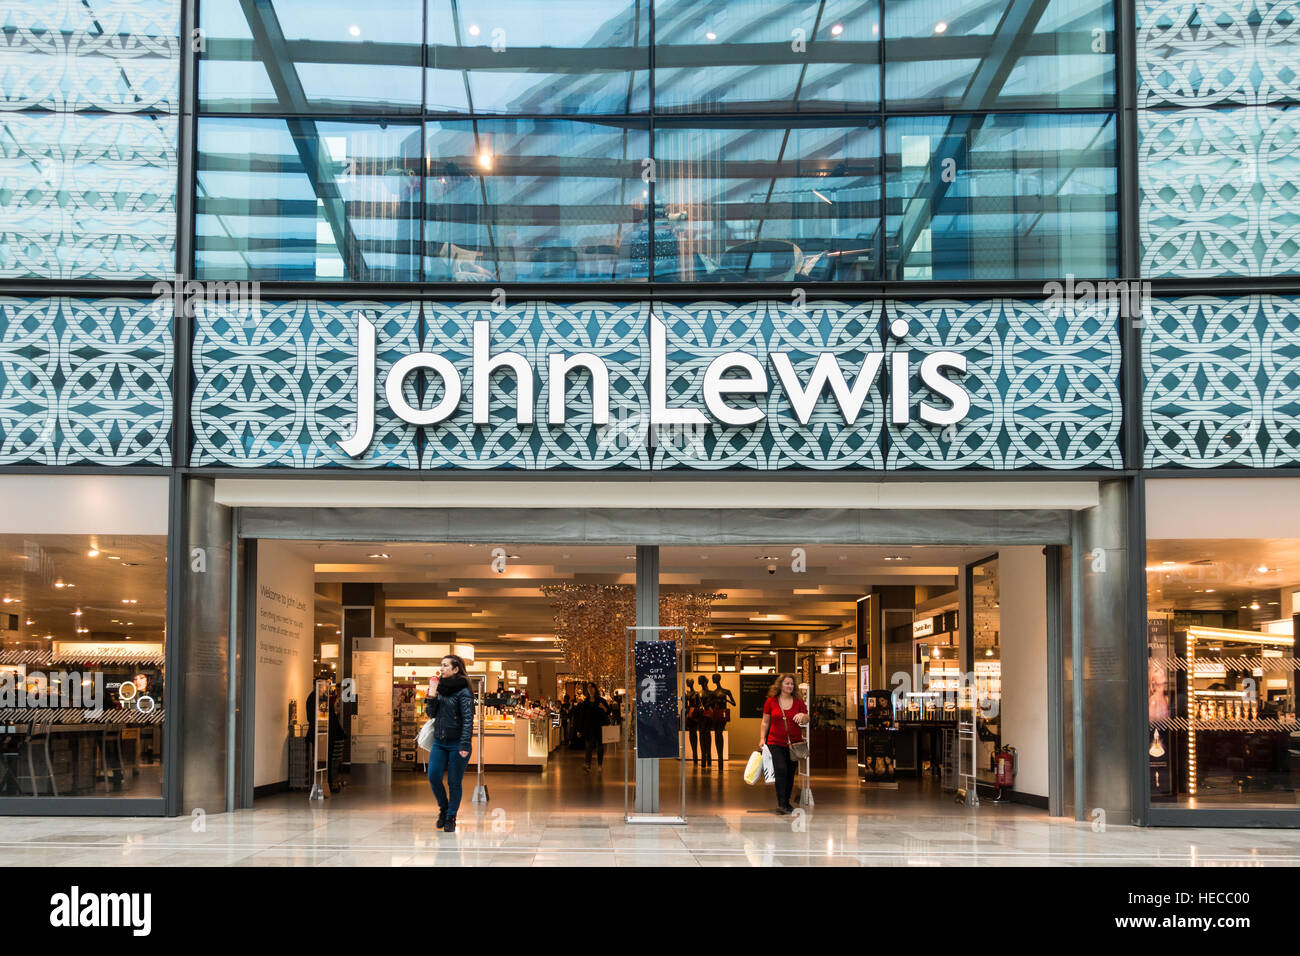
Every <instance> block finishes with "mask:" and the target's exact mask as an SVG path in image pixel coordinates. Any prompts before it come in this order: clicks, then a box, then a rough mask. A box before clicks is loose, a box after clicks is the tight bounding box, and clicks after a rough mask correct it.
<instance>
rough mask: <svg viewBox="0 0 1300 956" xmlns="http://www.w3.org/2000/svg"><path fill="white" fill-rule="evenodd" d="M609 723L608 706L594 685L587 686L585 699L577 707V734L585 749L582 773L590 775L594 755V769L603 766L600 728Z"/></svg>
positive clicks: (603, 746) (602, 744)
mask: <svg viewBox="0 0 1300 956" xmlns="http://www.w3.org/2000/svg"><path fill="white" fill-rule="evenodd" d="M607 723H609V705H608V704H606V703H605V700H604V698H602V697H601V696H600V692H599V691H597V690H596V685H595V684H588V685H587V698H586V699H585V700H584V701H583V702H582V703H581V704H579V705H578V732H579V733H581V734H582V740H583V743H584V745H585V749H586V756H587V762H586V765H585V767H584V772H586V773H591V755H592V754H593V753H595V754H596V768H597V769H601V768H603V767H604V766H605V741H604V739H603V737H602V734H601V728H603V727H604V726H605V725H606V724H607Z"/></svg>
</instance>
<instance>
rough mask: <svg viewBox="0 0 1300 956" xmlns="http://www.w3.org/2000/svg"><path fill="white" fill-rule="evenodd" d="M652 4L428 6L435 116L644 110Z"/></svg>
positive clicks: (433, 0) (553, 1) (459, 0)
mask: <svg viewBox="0 0 1300 956" xmlns="http://www.w3.org/2000/svg"><path fill="white" fill-rule="evenodd" d="M649 11H650V4H649V3H645V2H638V0H547V2H546V3H537V2H535V0H511V2H501V0H430V2H429V24H428V43H429V74H428V109H429V111H430V112H433V113H445V112H455V113H643V112H645V111H646V110H647V109H649V67H650V48H649V37H650V12H649Z"/></svg>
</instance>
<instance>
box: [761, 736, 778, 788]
mask: <svg viewBox="0 0 1300 956" xmlns="http://www.w3.org/2000/svg"><path fill="white" fill-rule="evenodd" d="M763 782H764V783H776V767H774V766H773V765H772V751H770V750H768V749H767V744H763Z"/></svg>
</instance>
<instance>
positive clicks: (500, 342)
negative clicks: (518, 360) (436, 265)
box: [421, 301, 650, 470]
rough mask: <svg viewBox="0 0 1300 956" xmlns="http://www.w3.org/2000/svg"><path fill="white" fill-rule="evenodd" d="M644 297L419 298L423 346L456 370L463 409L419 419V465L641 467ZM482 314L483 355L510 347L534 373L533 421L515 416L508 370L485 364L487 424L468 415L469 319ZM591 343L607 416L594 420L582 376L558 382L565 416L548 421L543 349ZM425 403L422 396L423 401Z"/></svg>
mask: <svg viewBox="0 0 1300 956" xmlns="http://www.w3.org/2000/svg"><path fill="white" fill-rule="evenodd" d="M649 318H650V304H649V303H648V302H644V301H641V302H628V303H610V302H536V301H525V302H520V303H517V304H514V305H504V306H502V307H501V308H499V309H494V308H493V305H492V303H491V302H490V301H479V302H462V303H458V304H454V305H452V304H447V303H428V304H426V305H425V322H426V331H425V336H424V342H425V349H426V350H428V351H431V352H437V353H438V354H440V355H443V356H445V357H446V358H448V359H449V360H450V361H451V362H452V364H453V365H455V366H456V369H457V370H458V371H459V372H460V375H461V382H462V388H463V392H462V411H461V412H460V413H459V414H457V415H454V416H452V417H451V418H449V419H447V420H446V421H443V422H440V423H439V424H437V425H434V426H432V427H428V428H426V429H425V430H424V431H425V435H426V437H427V441H426V444H425V446H424V451H423V454H422V456H421V463H422V467H424V468H474V469H484V468H522V469H527V470H537V469H547V468H580V469H602V468H637V469H644V468H647V467H649V461H650V457H649V450H648V448H647V447H646V443H645V438H644V436H643V434H642V432H641V430H640V429H638V428H637V424H638V422H639V421H640V418H639V414H638V412H639V410H643V409H646V408H648V407H649V405H648V404H647V402H648V394H647V391H646V382H647V381H648V377H649V374H650V349H649V339H648V338H647V336H646V327H647V323H648V322H649ZM479 320H482V321H487V322H489V323H491V325H490V328H491V330H492V334H491V338H490V340H489V341H490V342H491V354H493V355H497V354H499V353H501V352H518V353H519V354H521V355H523V356H524V357H525V358H527V359H528V361H529V363H530V364H531V365H532V367H533V368H534V369H536V370H537V372H538V373H539V374H538V375H537V376H535V377H534V395H533V424H532V425H519V424H516V421H515V417H516V413H517V405H516V403H517V399H516V397H515V395H516V385H515V380H514V373H513V372H512V371H509V370H507V369H500V370H498V371H496V372H494V373H493V376H492V388H491V390H490V391H489V393H488V394H489V404H488V424H487V425H485V426H477V425H475V424H474V423H473V422H472V421H471V419H470V416H469V414H468V409H469V403H470V396H471V395H472V394H473V389H474V373H473V371H472V368H471V355H472V352H471V337H472V332H473V323H474V322H475V321H479ZM551 352H563V353H565V354H566V355H572V354H574V353H576V352H592V353H594V354H596V355H599V356H600V357H601V358H602V359H604V360H605V366H606V368H607V369H608V371H609V414H610V424H609V425H606V426H597V425H595V424H594V422H593V416H592V404H591V387H590V383H589V376H587V375H586V374H582V375H576V374H575V375H570V376H568V378H567V380H566V382H565V397H566V402H565V407H566V409H567V412H566V415H565V424H563V425H556V426H552V425H548V424H547V414H548V396H549V392H548V380H547V379H546V378H545V377H544V376H545V373H546V367H547V366H546V363H547V358H546V357H547V355H548V353H551ZM428 404H430V402H429V400H427V399H426V401H425V405H428Z"/></svg>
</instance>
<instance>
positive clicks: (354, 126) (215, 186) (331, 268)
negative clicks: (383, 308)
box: [195, 118, 420, 282]
mask: <svg viewBox="0 0 1300 956" xmlns="http://www.w3.org/2000/svg"><path fill="white" fill-rule="evenodd" d="M198 146H199V156H198V194H197V201H196V216H195V220H196V231H195V260H196V261H195V266H196V271H197V273H198V274H199V275H201V276H203V277H205V278H222V279H226V278H237V279H282V280H298V281H311V280H329V279H354V280H360V281H369V282H381V281H395V282H397V281H413V280H414V279H415V278H417V273H418V270H417V264H418V256H419V250H418V244H419V222H418V218H417V215H418V207H419V197H420V175H419V173H420V128H419V126H417V125H406V124H397V123H373V124H372V123H359V122H357V123H353V122H317V121H314V120H309V119H290V120H283V119H251V118H250V119H217V118H207V119H203V120H200V122H199V134H198Z"/></svg>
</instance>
